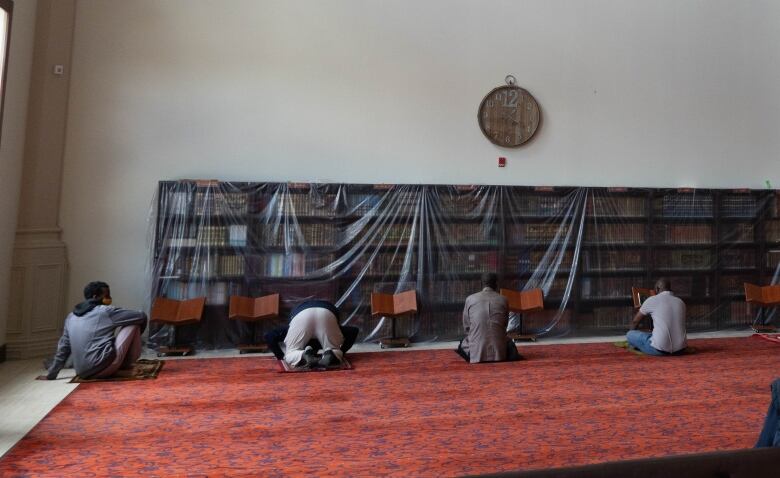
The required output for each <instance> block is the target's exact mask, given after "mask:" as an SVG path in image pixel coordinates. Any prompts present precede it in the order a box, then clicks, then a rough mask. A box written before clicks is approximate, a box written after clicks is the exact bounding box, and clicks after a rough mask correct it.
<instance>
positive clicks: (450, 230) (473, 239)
mask: <svg viewBox="0 0 780 478" xmlns="http://www.w3.org/2000/svg"><path fill="white" fill-rule="evenodd" d="M445 231H446V232H447V237H446V238H442V239H444V241H445V242H447V243H450V244H486V245H496V244H498V238H497V237H496V231H495V229H494V228H492V227H484V226H482V225H481V224H449V225H447V228H446V229H445Z"/></svg>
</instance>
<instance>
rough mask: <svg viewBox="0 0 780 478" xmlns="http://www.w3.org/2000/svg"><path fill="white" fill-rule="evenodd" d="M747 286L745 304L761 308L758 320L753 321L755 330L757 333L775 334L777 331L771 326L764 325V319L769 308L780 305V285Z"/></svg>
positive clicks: (746, 284) (747, 284)
mask: <svg viewBox="0 0 780 478" xmlns="http://www.w3.org/2000/svg"><path fill="white" fill-rule="evenodd" d="M744 285H745V302H747V303H748V304H756V305H758V306H759V309H758V315H757V316H756V320H754V321H753V330H754V331H756V332H757V333H767V332H775V331H776V330H777V329H776V328H775V327H774V326H771V325H764V324H763V323H762V322H763V318H764V314H765V310H766V308H767V307H777V306H778V305H780V284H778V285H766V286H759V285H754V284H749V283H747V282H745V283H744Z"/></svg>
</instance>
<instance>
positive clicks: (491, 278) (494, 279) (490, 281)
mask: <svg viewBox="0 0 780 478" xmlns="http://www.w3.org/2000/svg"><path fill="white" fill-rule="evenodd" d="M482 287H490V288H491V289H494V290H495V289H498V276H496V275H495V274H494V273H492V272H485V273H484V274H482Z"/></svg>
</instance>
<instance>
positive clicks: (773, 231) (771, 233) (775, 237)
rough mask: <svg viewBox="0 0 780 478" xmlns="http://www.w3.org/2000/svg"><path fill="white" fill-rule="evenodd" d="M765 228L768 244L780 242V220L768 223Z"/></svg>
mask: <svg viewBox="0 0 780 478" xmlns="http://www.w3.org/2000/svg"><path fill="white" fill-rule="evenodd" d="M764 228H765V234H766V236H765V237H766V240H767V241H768V242H780V219H772V220H769V221H767V222H766V223H765V226H764Z"/></svg>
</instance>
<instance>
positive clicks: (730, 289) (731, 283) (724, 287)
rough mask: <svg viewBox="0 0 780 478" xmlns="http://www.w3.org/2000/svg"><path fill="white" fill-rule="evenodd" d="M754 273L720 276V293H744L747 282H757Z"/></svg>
mask: <svg viewBox="0 0 780 478" xmlns="http://www.w3.org/2000/svg"><path fill="white" fill-rule="evenodd" d="M755 280H756V279H755V276H753V275H722V276H720V294H721V295H743V294H744V293H745V282H749V283H753V282H755Z"/></svg>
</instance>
